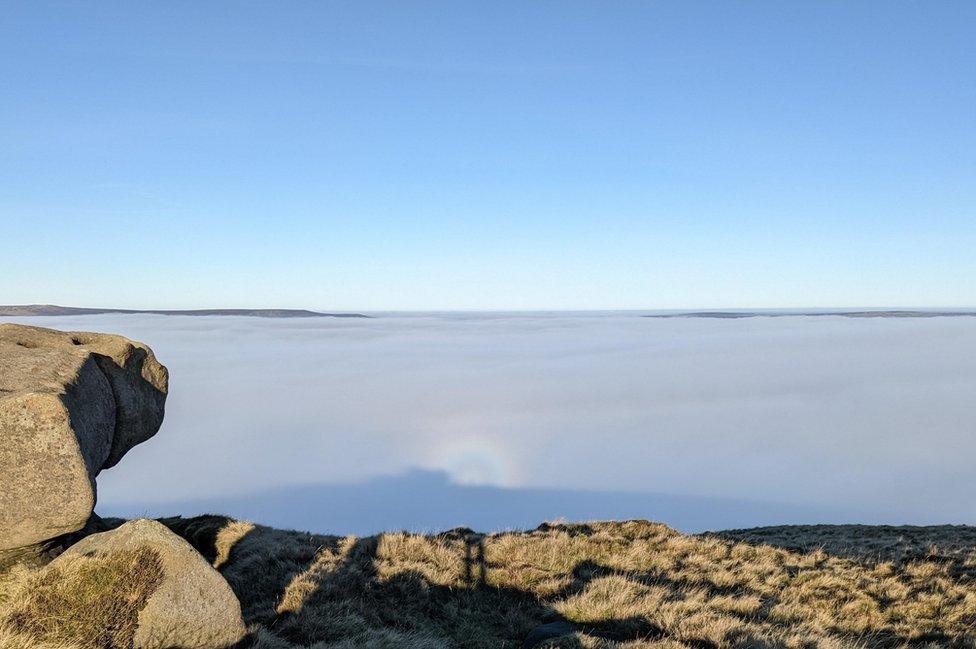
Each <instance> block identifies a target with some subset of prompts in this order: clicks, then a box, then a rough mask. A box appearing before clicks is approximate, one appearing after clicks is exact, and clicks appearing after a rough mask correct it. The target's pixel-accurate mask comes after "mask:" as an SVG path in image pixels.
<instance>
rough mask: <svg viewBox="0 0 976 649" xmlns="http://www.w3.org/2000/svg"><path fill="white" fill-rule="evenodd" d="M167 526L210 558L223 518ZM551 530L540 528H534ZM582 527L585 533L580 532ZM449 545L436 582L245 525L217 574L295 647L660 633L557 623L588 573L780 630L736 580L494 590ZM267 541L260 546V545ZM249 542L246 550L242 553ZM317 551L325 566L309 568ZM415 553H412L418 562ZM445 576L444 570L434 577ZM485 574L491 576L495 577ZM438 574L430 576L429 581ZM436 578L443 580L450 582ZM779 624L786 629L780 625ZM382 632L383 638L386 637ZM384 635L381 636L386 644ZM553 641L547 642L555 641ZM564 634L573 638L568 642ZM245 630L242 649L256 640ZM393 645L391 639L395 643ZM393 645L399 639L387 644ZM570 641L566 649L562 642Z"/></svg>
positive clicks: (751, 642)
mask: <svg viewBox="0 0 976 649" xmlns="http://www.w3.org/2000/svg"><path fill="white" fill-rule="evenodd" d="M164 522H166V523H167V524H168V525H170V526H171V529H174V531H176V532H177V533H181V534H182V535H185V536H187V537H188V540H190V541H191V543H193V545H194V546H195V547H197V549H198V550H200V551H201V552H202V553H203V554H204V555H205V556H207V557H210V558H212V557H215V556H216V555H217V549H216V547H215V545H216V543H217V541H218V537H219V536H220V529H221V526H223V525H229V524H232V523H233V521H231V520H230V519H227V518H225V517H216V516H214V517H205V518H203V519H167V521H164ZM555 527H557V526H552V525H544V526H542V527H541V528H540V531H551V530H552V529H554V528H555ZM558 527H559V529H560V531H565V532H566V533H568V534H573V533H574V532H575V533H581V534H582V533H584V530H585V529H586V527H587V526H585V525H580V526H575V525H567V526H558ZM590 531H592V530H590ZM429 538H432V539H434V540H436V541H438V542H440V543H441V544H442V545H440V546H438V547H439V548H440V549H441V550H443V549H444V548H449V549H450V552H457V553H458V554H457V555H455V556H457V560H458V563H452V564H451V565H453V566H455V567H450V566H448V568H447V569H448V570H457V569H458V566H459V569H460V573H455V574H460V579H459V581H460V585H458V584H457V582H455V584H454V585H444V583H436V582H434V581H432V580H431V579H430V578H428V577H427V576H426V575H425V574H424V573H423V572H422V571H421V570H420V569H416V570H411V569H407V570H400V571H393V572H387V571H383V570H382V567H383V563H382V562H383V561H384V560H388V557H387V558H386V559H385V558H384V557H383V556H381V555H380V554H379V552H378V550H379V548H380V544H381V543H382V542H383V540H384V537H383V536H372V537H364V538H353V537H349V538H345V539H343V538H339V537H326V536H318V535H308V534H302V533H297V532H284V531H280V530H273V529H270V528H261V527H255V528H253V529H251V530H249V531H248V532H246V533H245V534H243V535H240V536H239V538H237V539H236V541H235V545H234V546H233V547H231V548H230V549H229V551H228V550H226V549H225V550H224V552H225V553H226V561H225V563H224V565H223V566H222V567H221V571H222V572H223V573H224V575H225V576H226V577H227V579H228V582H229V583H230V584H231V587H232V588H233V589H234V590H235V592H236V593H237V594H238V597H239V598H240V599H241V601H242V604H243V605H244V610H245V618H246V621H247V622H248V623H258V624H260V625H262V627H263V628H264V629H265V631H264V632H262V633H271V634H273V635H274V636H277V637H279V638H281V639H283V640H286V641H288V642H291V643H295V644H297V645H309V644H313V643H315V642H327V643H328V642H337V643H338V642H343V641H344V642H346V643H349V642H352V643H354V646H371V641H372V640H376V639H382V640H383V641H384V643H385V644H382V646H405V647H426V646H430V647H440V646H445V644H446V646H450V647H469V648H472V649H474V648H478V649H488V648H489V647H492V648H498V647H508V648H511V649H514V648H516V647H523V648H526V649H527V648H529V647H544V646H549V645H550V644H551V643H553V642H557V643H558V646H559V647H564V648H565V647H573V646H582V644H581V642H580V640H579V637H580V636H581V635H582V636H588V637H590V638H596V639H600V640H606V641H609V642H625V641H630V640H654V639H668V638H669V637H670V636H669V634H668V632H667V630H666V629H664V628H662V627H661V626H659V625H658V624H656V623H655V621H654V620H652V619H648V618H644V617H628V616H619V617H614V618H611V619H606V620H601V621H599V622H593V623H576V622H573V621H571V620H567V619H565V618H563V617H562V616H561V615H560V614H559V613H558V612H557V611H556V610H555V608H554V607H553V602H557V601H564V600H566V599H567V598H570V597H573V596H574V595H579V594H581V593H584V591H586V590H587V588H588V587H589V586H590V585H591V584H592V583H593V582H594V581H595V580H599V579H604V578H609V577H618V578H623V579H626V580H628V581H631V582H635V583H638V584H642V585H645V586H651V587H663V588H664V589H665V590H666V591H669V592H672V593H674V595H675V596H680V593H682V592H686V591H697V592H704V593H705V595H706V596H707V598H719V597H726V596H734V597H757V598H759V599H762V600H764V604H763V606H762V607H761V608H760V609H758V610H753V611H747V612H741V613H740V612H736V611H726V612H725V614H726V615H728V616H729V617H730V618H739V619H741V620H742V621H744V622H745V621H749V622H760V623H766V624H769V625H772V626H774V627H780V626H781V625H783V621H782V620H781V619H777V618H776V617H775V616H773V615H770V609H771V607H772V606H773V605H774V604H775V598H773V599H772V600H770V598H769V597H763V596H762V593H759V592H758V591H756V590H754V589H752V588H750V587H749V586H746V585H735V586H723V585H717V584H713V583H710V582H708V581H707V580H705V579H702V578H699V577H695V576H694V575H692V576H682V575H678V574H669V573H667V572H665V573H661V572H653V573H651V572H639V571H632V572H621V571H620V570H617V569H614V568H612V567H609V566H605V565H601V564H600V563H598V562H594V561H589V560H584V561H581V562H579V563H577V564H576V566H575V567H574V568H573V570H572V572H571V578H570V579H569V580H568V583H567V584H566V585H565V586H564V587H562V588H559V589H557V592H553V593H548V594H547V595H546V596H545V597H540V596H539V595H537V594H536V593H534V592H531V591H529V590H522V589H519V588H513V587H508V586H504V587H500V586H496V585H494V584H493V583H492V581H493V580H492V579H491V576H492V574H493V571H499V570H505V569H510V566H509V565H508V564H505V563H495V562H493V561H492V552H491V539H492V537H490V536H489V537H486V536H484V535H480V534H476V533H474V532H472V531H471V530H469V529H464V528H461V529H457V530H452V531H449V532H445V533H443V534H440V535H438V536H437V537H429ZM251 543H258V544H265V547H266V548H270V549H271V550H273V551H271V552H268V551H264V552H253V551H247V550H248V548H247V545H248V544H251ZM268 544H270V545H268ZM252 549H253V548H252ZM322 553H329V556H334V557H335V561H330V562H326V563H325V564H323V563H317V561H318V559H319V557H320V556H321V555H322ZM418 560H420V559H418ZM445 574H446V575H447V576H448V577H449V573H445ZM496 574H497V573H496ZM438 581H441V580H438ZM445 581H448V582H450V579H446V580H445ZM296 583H298V584H299V588H298V590H300V591H301V597H299V598H298V599H294V600H293V601H292V602H291V604H290V606H288V607H282V606H280V604H281V603H282V601H283V599H284V598H285V596H286V593H287V592H288V591H289V590H290V589H292V588H293V587H294V585H295V584H296ZM784 630H786V629H785V628H784ZM836 633H837V634H838V637H839V638H844V639H847V640H851V641H854V642H858V641H860V640H863V639H862V638H858V637H854V636H850V635H848V634H845V633H843V632H841V631H840V630H837V631H836ZM391 634H392V635H391ZM391 638H393V640H392V642H393V643H394V644H392V645H391V644H390V643H391ZM557 638H559V639H558V640H557ZM574 638H575V639H574ZM258 640H259V638H257V637H256V636H252V637H250V638H249V639H248V640H246V641H245V643H244V644H243V645H242V646H243V647H249V646H255V645H257V646H260V643H259V642H258ZM741 640H743V641H748V642H747V643H746V644H747V646H750V647H756V648H761V647H777V646H779V645H777V644H775V643H772V644H770V642H769V641H767V640H763V639H762V638H743V639H741ZM401 641H402V642H401ZM680 641H681V642H682V643H684V644H685V645H687V646H690V647H693V648H694V649H715V648H716V647H717V646H718V643H717V642H716V641H715V640H713V639H710V638H708V637H693V636H692V637H689V635H688V634H687V633H685V634H683V635H682V637H681V638H680ZM953 641H954V639H953V638H950V637H948V636H946V635H944V634H942V633H940V632H932V633H930V634H928V635H925V636H922V637H918V636H913V637H911V638H909V637H905V636H902V635H899V634H897V633H894V632H887V631H885V632H881V633H875V634H873V635H872V636H871V638H870V642H869V643H868V644H867V645H865V646H870V647H872V648H873V649H887V648H894V647H902V646H915V645H917V644H919V643H925V642H929V643H936V644H938V645H940V646H950V645H951V644H952V642H953ZM397 642H401V644H396V643H397ZM574 643H575V644H574Z"/></svg>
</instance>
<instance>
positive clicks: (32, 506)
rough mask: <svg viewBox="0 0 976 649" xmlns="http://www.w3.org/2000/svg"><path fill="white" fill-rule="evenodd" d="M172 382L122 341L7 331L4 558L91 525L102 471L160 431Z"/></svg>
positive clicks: (2, 430) (1, 468) (0, 529)
mask: <svg viewBox="0 0 976 649" xmlns="http://www.w3.org/2000/svg"><path fill="white" fill-rule="evenodd" d="M167 381H168V375H167V372H166V368H165V367H163V366H162V365H160V364H159V363H158V362H157V361H156V359H155V357H154V356H153V354H152V352H151V351H150V350H149V348H148V347H146V346H145V345H141V344H139V343H134V342H132V341H130V340H127V339H125V338H122V337H121V336H110V335H105V334H89V333H66V332H60V331H54V330H51V329H41V328H39V327H24V326H18V325H10V324H5V325H0V552H2V551H4V550H9V549H11V548H21V547H24V546H29V545H34V544H37V543H40V542H43V541H46V540H48V539H51V538H54V537H57V536H60V535H63V534H68V533H71V532H74V531H76V530H79V529H81V528H82V527H83V526H84V525H85V523H86V521H87V520H88V518H89V516H90V514H91V513H92V509H93V507H94V505H95V497H96V492H95V476H97V475H98V472H99V471H101V470H102V469H103V468H106V467H110V466H112V465H113V464H115V463H116V462H118V460H119V459H120V458H121V457H122V455H124V454H125V452H126V451H128V450H129V449H130V448H132V447H133V446H135V445H136V444H138V443H139V442H142V441H144V440H146V439H148V438H149V437H151V436H152V435H154V434H155V433H156V431H157V430H158V429H159V425H160V424H161V423H162V419H163V405H164V403H165V399H166V391H167Z"/></svg>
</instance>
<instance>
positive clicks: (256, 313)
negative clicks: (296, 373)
mask: <svg viewBox="0 0 976 649" xmlns="http://www.w3.org/2000/svg"><path fill="white" fill-rule="evenodd" d="M105 313H153V314H157V315H238V316H253V317H258V318H368V317H370V316H368V315H363V314H362V313H320V312H318V311H308V310H306V309H90V308H83V307H73V306H57V305H55V304H20V305H9V306H2V305H0V316H58V315H98V314H105Z"/></svg>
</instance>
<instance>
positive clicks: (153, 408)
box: [0, 324, 169, 469]
mask: <svg viewBox="0 0 976 649" xmlns="http://www.w3.org/2000/svg"><path fill="white" fill-rule="evenodd" d="M4 342H6V343H8V344H10V343H12V344H14V345H18V346H22V347H26V348H30V349H39V350H51V349H56V350H69V349H72V348H79V347H80V348H81V349H82V350H83V351H84V352H87V353H88V354H90V355H91V357H92V358H93V359H94V360H95V362H96V363H97V364H98V366H99V368H101V370H102V372H103V373H104V374H105V377H106V378H107V379H108V382H109V385H110V386H111V388H112V395H113V396H114V398H115V406H116V411H115V433H114V436H113V438H112V449H111V451H110V453H109V456H108V458H107V459H106V461H105V465H104V467H103V468H106V469H107V468H108V467H111V466H115V464H117V463H118V461H119V460H120V459H122V456H123V455H125V454H126V453H127V452H128V451H129V449H131V448H132V447H133V446H135V445H136V444H140V443H142V442H144V441H146V440H147V439H149V438H150V437H152V436H153V435H155V434H156V431H158V430H159V426H160V425H161V424H162V423H163V410H164V405H165V403H166V393H167V391H168V389H169V373H168V372H167V371H166V368H165V367H164V366H163V365H161V364H160V363H159V361H157V360H156V357H155V356H154V355H153V352H152V350H151V349H149V347H148V346H146V345H144V344H142V343H139V342H135V341H132V340H129V339H128V338H124V337H122V336H116V335H112V334H99V333H89V332H84V331H56V330H54V329H44V328H42V327H27V326H23V325H13V324H0V344H2V343H4Z"/></svg>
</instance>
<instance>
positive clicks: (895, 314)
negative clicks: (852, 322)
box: [642, 310, 976, 319]
mask: <svg viewBox="0 0 976 649" xmlns="http://www.w3.org/2000/svg"><path fill="white" fill-rule="evenodd" d="M789 316H840V317H844V318H949V317H974V316H976V311H924V310H917V311H906V310H900V311H689V312H688V313H662V314H654V315H645V316H642V317H644V318H720V319H721V318H727V319H736V318H785V317H789Z"/></svg>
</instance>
